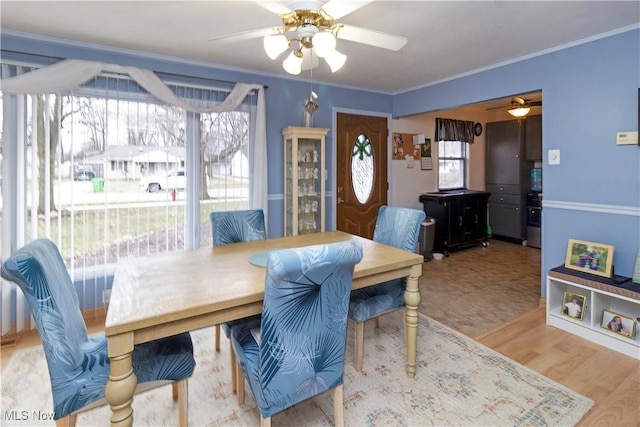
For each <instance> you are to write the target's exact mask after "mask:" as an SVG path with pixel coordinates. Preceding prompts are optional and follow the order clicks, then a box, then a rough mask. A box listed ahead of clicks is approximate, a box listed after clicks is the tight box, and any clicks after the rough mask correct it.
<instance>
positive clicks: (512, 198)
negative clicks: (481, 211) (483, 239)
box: [485, 120, 533, 243]
mask: <svg viewBox="0 0 640 427" xmlns="http://www.w3.org/2000/svg"><path fill="white" fill-rule="evenodd" d="M486 129H487V130H486V140H485V141H486V142H485V144H486V153H485V161H486V164H485V178H486V185H485V188H486V190H487V191H488V192H490V193H491V197H490V198H489V225H490V226H491V229H492V234H493V236H494V237H496V238H501V237H502V238H505V239H506V240H515V241H517V242H519V243H522V242H523V241H524V240H526V239H527V223H526V218H527V206H526V197H527V190H528V188H529V181H530V179H529V176H530V172H531V167H532V165H533V162H528V161H527V160H526V159H525V122H524V120H505V121H501V122H490V123H487V127H486Z"/></svg>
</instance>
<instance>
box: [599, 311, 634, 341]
mask: <svg viewBox="0 0 640 427" xmlns="http://www.w3.org/2000/svg"><path fill="white" fill-rule="evenodd" d="M600 326H601V327H602V328H604V329H606V330H608V331H611V332H615V333H616V334H618V335H622V336H623V337H627V338H631V339H633V338H635V336H636V320H635V319H632V318H631V317H627V316H623V315H622V314H619V313H615V312H613V311H609V310H602V323H600Z"/></svg>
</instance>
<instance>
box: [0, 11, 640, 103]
mask: <svg viewBox="0 0 640 427" xmlns="http://www.w3.org/2000/svg"><path fill="white" fill-rule="evenodd" d="M339 1H340V0H339ZM283 3H285V4H286V3H288V2H286V1H284V2H283ZM0 17H1V20H0V28H1V29H2V31H7V30H11V31H18V32H27V33H36V34H40V35H45V36H52V37H55V38H62V39H66V40H73V41H77V42H82V43H91V44H98V45H103V46H108V47H110V48H116V49H125V50H134V51H144V52H150V53H153V54H159V55H165V56H171V57H176V58H183V59H187V60H193V61H199V62H200V61H202V62H207V63H210V64H214V65H216V66H222V67H224V68H229V67H230V68H233V69H245V70H251V71H253V72H258V73H263V74H268V75H277V76H282V77H287V78H304V79H308V78H309V76H308V75H300V76H299V77H292V76H290V75H288V74H286V72H285V71H284V70H283V69H282V65H281V61H282V58H280V60H276V61H272V60H270V59H269V58H268V57H267V56H266V54H265V53H264V50H263V47H262V40H261V39H260V38H256V39H251V40H246V41H241V42H234V43H228V42H221V41H217V42H210V41H208V40H209V39H210V38H212V37H216V36H220V35H225V34H229V33H236V32H241V31H247V30H252V29H258V28H264V27H269V26H271V25H273V26H279V25H280V24H281V21H280V18H279V17H278V16H277V15H275V14H274V13H273V12H270V11H269V10H267V9H265V8H264V7H261V6H260V5H258V4H256V2H252V1H38V2H35V1H24V0H23V1H14V0H2V1H1V2H0ZM338 22H342V23H345V24H352V25H356V26H359V27H366V28H370V29H374V30H378V31H384V32H388V33H393V34H398V35H401V36H404V37H407V38H408V39H409V42H408V43H407V45H406V46H405V47H404V48H403V49H401V50H400V51H397V52H393V51H388V50H385V49H381V48H376V47H371V46H369V45H365V44H359V43H354V42H351V41H346V40H338V46H337V48H338V49H339V50H340V51H342V52H343V53H345V54H347V55H348V59H347V62H346V64H345V66H344V67H343V68H342V69H341V70H339V71H338V72H336V73H335V74H332V73H331V71H330V70H329V67H328V66H327V65H326V64H325V63H324V62H323V61H322V62H321V63H320V65H319V67H317V68H315V69H314V70H313V79H314V80H316V81H323V82H326V83H329V84H334V85H342V86H348V87H356V88H362V89H367V90H373V91H380V92H383V93H398V92H402V91H406V90H409V89H413V88H417V87H421V86H424V85H428V84H430V83H433V82H437V81H441V80H443V79H447V78H450V77H453V76H457V75H462V74H466V73H470V72H473V71H474V70H479V69H482V68H486V67H490V66H492V65H494V64H499V63H503V62H508V61H512V60H514V59H517V58H521V57H524V56H528V55H533V54H536V53H537V52H541V51H545V50H549V49H553V48H556V47H559V46H565V45H567V44H571V43H575V42H578V41H582V40H584V39H588V38H592V37H597V36H599V35H601V34H603V33H608V32H611V31H620V29H629V28H630V27H631V26H637V25H638V23H639V22H640V2H638V1H528V2H527V1H500V0H495V1H374V2H373V3H370V4H367V5H365V6H364V7H362V8H360V9H358V10H356V11H355V12H353V13H351V14H349V15H347V16H344V17H343V18H341V19H339V20H338ZM283 56H284V55H283ZM594 60H597V59H596V58H594ZM585 65H586V64H585ZM306 73H308V71H307V72H306Z"/></svg>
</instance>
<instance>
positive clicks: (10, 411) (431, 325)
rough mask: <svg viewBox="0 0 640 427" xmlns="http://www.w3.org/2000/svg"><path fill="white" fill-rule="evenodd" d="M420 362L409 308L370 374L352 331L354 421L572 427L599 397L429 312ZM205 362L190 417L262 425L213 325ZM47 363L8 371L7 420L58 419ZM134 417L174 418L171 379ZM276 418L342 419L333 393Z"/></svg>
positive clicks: (16, 365) (377, 347)
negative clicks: (410, 364) (235, 385)
mask: <svg viewBox="0 0 640 427" xmlns="http://www.w3.org/2000/svg"><path fill="white" fill-rule="evenodd" d="M419 321H420V324H419V328H418V359H417V360H418V366H417V373H416V376H415V378H414V379H409V378H407V375H406V373H405V366H406V365H405V363H406V357H405V354H406V351H405V337H404V330H403V321H402V317H401V312H399V311H398V312H395V313H391V314H389V315H387V316H384V317H382V318H381V319H380V328H379V329H376V328H375V327H374V326H373V324H371V325H369V324H367V327H366V328H365V331H366V334H365V355H364V367H363V370H362V372H356V371H355V369H354V367H353V337H354V333H353V327H352V326H351V329H350V330H349V335H348V338H349V339H348V346H347V356H346V364H345V375H344V408H345V414H344V417H345V425H347V426H416V427H417V426H430V425H431V426H450V425H458V426H573V425H575V424H576V423H577V422H578V421H579V420H580V419H581V418H582V416H583V415H584V414H585V413H586V412H587V411H588V410H589V409H590V408H591V407H592V406H593V401H591V400H590V399H587V398H585V397H583V396H581V395H579V394H578V393H575V392H573V391H571V390H569V389H568V388H566V387H564V386H562V385H560V384H558V383H556V382H554V381H552V380H549V379H547V378H546V377H544V376H541V375H540V374H538V373H536V372H534V371H532V370H530V369H528V368H526V367H524V366H522V365H519V364H517V363H515V362H513V361H512V360H510V359H508V358H506V357H504V356H502V355H500V354H499V353H497V352H495V351H493V350H491V349H489V348H487V347H484V346H483V345H481V344H479V343H477V342H475V341H473V340H471V339H469V338H467V337H465V336H464V335H462V334H460V333H458V332H456V331H454V330H452V329H450V328H447V327H446V326H444V325H442V324H440V323H438V322H436V321H435V320H433V319H430V318H428V317H426V316H423V315H421V316H420V318H419ZM192 336H193V340H194V347H195V351H196V361H197V367H196V371H195V373H194V376H193V377H192V378H191V379H190V380H189V424H190V425H194V426H257V425H259V424H260V420H259V412H258V410H257V407H256V405H255V402H254V400H253V397H252V395H251V392H250V391H249V390H248V389H247V393H246V399H245V403H244V404H243V405H238V404H237V403H236V398H235V395H234V394H232V393H231V391H230V371H229V345H228V341H227V340H226V339H224V338H223V339H222V342H221V347H222V348H221V351H220V353H216V352H215V350H214V332H213V329H212V328H207V329H202V330H199V331H195V332H192ZM50 393H51V392H50V389H49V380H48V374H47V367H46V361H45V359H44V356H43V352H42V350H41V348H39V347H33V348H29V349H25V350H22V351H18V352H17V353H16V354H15V355H14V356H13V357H12V359H11V360H10V361H9V363H8V365H6V367H5V369H4V371H3V373H2V396H1V407H2V419H0V421H1V422H0V424H1V425H3V426H21V427H26V426H40V425H42V426H53V425H55V423H54V422H53V421H52V420H51V419H50V417H51V408H52V404H51V395H50ZM133 407H134V425H138V426H162V425H175V424H177V420H178V413H177V406H176V404H175V403H174V402H173V400H172V399H171V388H170V386H165V387H161V388H159V389H156V390H152V391H148V392H146V393H143V394H139V395H136V396H135V398H134V403H133ZM109 416H110V411H109V409H108V407H101V408H97V409H94V410H91V411H89V412H86V413H84V414H80V415H79V416H78V423H77V425H78V426H103V425H108V424H109ZM272 423H273V424H274V425H284V426H296V427H297V426H325V425H333V404H332V393H330V392H329V393H325V394H323V395H320V396H318V397H316V398H313V399H309V400H307V401H305V402H303V403H301V404H299V405H297V406H295V407H293V408H291V409H289V410H287V411H284V412H281V413H279V414H276V415H274V416H273V418H272Z"/></svg>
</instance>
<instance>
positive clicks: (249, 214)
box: [209, 209, 267, 392]
mask: <svg viewBox="0 0 640 427" xmlns="http://www.w3.org/2000/svg"><path fill="white" fill-rule="evenodd" d="M209 218H210V219H211V234H212V238H213V245H214V246H219V245H226V244H228V243H238V242H248V241H251V240H264V239H266V238H267V233H266V231H265V226H264V212H263V210H262V209H247V210H238V211H213V212H211V213H210V214H209ZM238 322H249V324H251V325H254V326H255V325H257V324H259V323H260V316H259V315H258V316H251V317H248V318H246V319H240V320H237V321H234V322H230V323H223V324H222V325H215V331H216V338H215V340H216V344H215V345H216V351H220V329H221V328H222V331H223V332H224V334H225V335H226V337H227V338H229V329H230V327H231V325H233V324H236V323H238ZM229 354H230V358H231V391H232V392H235V391H236V373H235V369H236V360H235V356H234V354H233V351H232V350H231V342H229Z"/></svg>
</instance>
